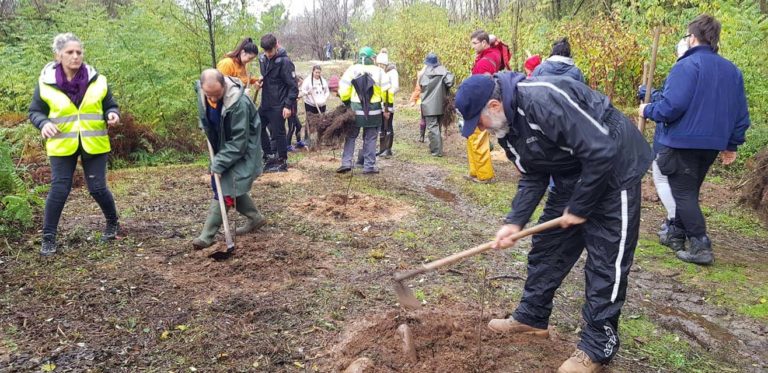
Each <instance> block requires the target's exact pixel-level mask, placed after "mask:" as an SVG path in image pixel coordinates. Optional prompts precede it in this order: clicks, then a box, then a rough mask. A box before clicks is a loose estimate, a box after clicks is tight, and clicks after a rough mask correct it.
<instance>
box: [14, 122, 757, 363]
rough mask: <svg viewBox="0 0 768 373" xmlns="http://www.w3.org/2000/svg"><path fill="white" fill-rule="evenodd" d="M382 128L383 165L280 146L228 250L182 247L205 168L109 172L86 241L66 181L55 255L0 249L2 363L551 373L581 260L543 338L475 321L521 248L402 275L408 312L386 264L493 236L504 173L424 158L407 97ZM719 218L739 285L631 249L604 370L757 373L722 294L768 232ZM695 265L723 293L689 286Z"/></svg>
mask: <svg viewBox="0 0 768 373" xmlns="http://www.w3.org/2000/svg"><path fill="white" fill-rule="evenodd" d="M395 120H396V130H397V135H396V137H397V140H396V141H397V143H396V146H395V153H396V155H395V157H393V158H392V159H387V160H381V161H380V166H381V169H382V172H381V174H379V175H375V176H367V175H362V174H360V173H359V172H357V171H356V172H354V173H352V175H337V174H335V173H334V172H333V169H334V168H335V167H337V166H338V162H339V160H338V157H339V152H338V151H332V150H325V151H323V152H320V153H308V152H299V153H296V154H293V155H292V156H291V160H290V164H291V172H289V173H287V174H273V175H265V176H264V177H262V178H260V179H259V180H258V181H257V182H256V183H255V184H254V186H253V189H252V191H251V194H252V196H253V197H254V200H255V201H256V204H257V206H259V207H260V208H261V209H262V210H263V213H264V214H265V216H267V218H268V219H269V224H268V225H267V226H266V227H264V228H262V229H261V230H259V231H257V232H253V233H249V234H247V235H244V236H242V237H236V244H237V251H236V253H235V256H234V257H233V258H232V259H230V260H228V261H224V262H215V261H213V260H211V259H209V258H208V257H207V256H206V254H208V253H209V252H210V251H212V250H217V249H223V244H222V243H219V244H217V246H215V247H213V248H211V249H208V250H205V251H200V252H197V251H194V250H192V249H191V247H190V245H189V241H190V240H191V239H192V238H194V237H195V236H196V234H197V233H198V231H199V229H200V228H201V226H202V223H203V220H204V218H205V211H206V209H207V206H208V204H209V201H210V198H211V192H210V190H209V186H208V178H207V177H205V172H206V167H205V166H203V165H182V166H166V167H157V168H146V169H124V170H117V171H111V172H110V177H109V180H110V181H109V182H110V186H111V189H112V191H113V192H114V194H115V197H116V200H117V203H118V208H119V210H120V212H121V216H122V224H123V231H122V237H121V238H120V239H119V240H118V241H116V242H114V243H109V244H101V243H98V235H99V234H98V232H99V230H100V229H101V226H102V218H101V216H100V212H99V211H98V208H97V206H96V205H95V203H93V201H92V200H91V199H90V197H89V195H88V193H87V190H85V189H84V188H82V187H81V188H77V189H75V190H74V191H73V193H72V195H71V196H70V201H69V202H68V204H67V207H66V209H65V213H64V216H63V217H62V222H61V226H60V242H61V243H62V246H63V250H62V252H61V253H59V254H58V255H56V256H54V257H52V258H50V259H43V258H40V257H39V256H38V255H37V249H38V245H39V241H38V239H37V235H36V234H34V235H31V236H29V237H27V238H26V239H25V240H24V241H22V242H19V243H14V242H3V241H0V246H3V248H2V251H0V255H1V256H0V276H2V286H3V288H2V294H1V295H0V371H3V372H5V371H14V372H15V371H41V370H42V371H54V370H55V371H57V372H64V371H73V372H81V371H94V372H100V371H103V372H114V371H138V370H142V371H176V372H180V371H234V372H237V371H269V372H275V371H281V372H304V371H320V372H334V371H343V370H344V369H346V367H347V366H348V365H349V364H351V363H352V362H353V361H354V360H356V359H358V358H361V357H366V358H368V359H370V361H371V362H372V364H373V366H374V370H372V371H376V372H432V371H434V372H491V371H493V372H552V371H554V370H556V368H557V366H558V365H559V364H560V363H561V362H562V361H563V360H564V359H566V358H567V357H568V356H569V354H570V353H571V352H572V351H573V348H574V345H575V343H576V342H577V340H578V331H579V330H580V327H579V325H580V323H581V318H580V313H579V312H580V307H581V305H582V302H583V275H582V270H583V265H584V258H582V259H581V260H580V261H579V263H578V264H577V266H576V267H575V268H574V270H573V271H572V273H571V274H570V275H569V276H568V278H567V279H566V280H565V283H564V285H563V287H562V288H561V289H560V290H559V291H558V293H557V295H556V298H555V309H554V313H553V315H552V319H551V324H552V326H551V330H552V333H551V336H550V337H549V339H543V340H537V339H534V340H531V339H526V338H520V337H509V336H498V335H493V334H491V332H490V331H489V330H488V329H486V328H485V324H486V323H487V321H488V320H489V319H491V318H494V317H502V316H505V315H507V314H508V313H509V312H511V311H512V310H513V309H514V306H515V304H516V302H517V301H518V300H519V297H520V294H521V291H522V290H521V289H522V285H523V282H524V277H525V271H526V268H525V253H526V251H527V248H528V247H529V244H530V241H529V240H524V241H523V242H522V243H521V244H520V245H518V247H516V248H513V249H510V250H507V251H504V252H490V253H488V254H486V255H484V256H481V257H478V258H474V259H471V260H468V261H466V262H463V263H460V264H457V265H455V266H453V267H451V268H450V269H446V270H441V271H438V272H436V273H429V274H426V275H423V276H419V277H417V278H416V279H414V280H412V281H409V282H408V283H409V284H410V286H412V287H413V290H414V291H415V294H416V296H417V297H418V298H419V300H421V301H422V302H423V304H424V306H423V308H422V309H421V310H419V311H405V310H403V309H401V308H400V307H399V306H398V304H397V303H396V302H397V299H396V297H395V295H394V292H393V291H392V288H391V282H390V281H391V276H392V274H393V273H394V272H395V271H398V270H403V269H410V268H414V267H415V266H417V265H419V264H420V263H424V262H427V261H430V260H434V259H437V258H440V257H443V256H446V255H449V254H451V253H454V252H457V251H460V250H463V249H466V248H469V247H471V246H473V245H476V244H480V243H482V242H484V241H486V240H488V239H490V238H491V237H492V236H493V234H494V233H495V229H496V228H497V226H498V225H499V224H500V222H501V218H502V216H503V213H502V212H501V211H503V209H504V206H506V205H507V204H508V203H509V199H510V198H511V197H512V195H513V192H514V185H515V180H516V178H517V175H516V173H515V171H514V170H513V167H512V165H511V164H508V163H503V162H502V161H501V160H498V161H496V162H495V164H496V167H497V173H498V177H497V179H498V180H497V182H496V183H495V184H491V185H482V186H481V185H475V184H471V183H469V182H467V181H465V180H464V179H463V178H461V175H462V173H463V169H464V167H465V162H466V158H465V154H464V150H463V149H464V147H463V143H462V142H461V140H460V139H459V138H458V137H457V134H456V132H455V131H453V133H452V134H451V135H450V136H449V137H448V138H447V146H446V154H447V156H446V157H444V158H440V159H437V158H432V157H430V156H429V154H428V150H427V147H426V144H421V143H418V142H417V141H415V139H416V138H417V135H416V132H417V129H416V128H417V121H416V119H415V112H413V111H412V110H410V109H407V108H404V109H403V110H402V111H399V112H398V114H396V119H395ZM495 160H496V159H495ZM732 187H733V185H732V184H729V182H727V181H725V182H719V183H713V182H708V183H707V184H706V185H705V191H704V193H703V198H702V200H703V203H704V204H705V205H706V206H710V207H711V208H712V209H714V210H715V212H717V211H716V210H717V209H724V208H726V207H727V208H729V209H730V208H733V209H738V207H737V206H736V205H735V199H736V198H737V196H736V195H735V194H732V193H730V192H729V190H731V188H732ZM644 194H645V196H646V198H645V201H644V206H643V223H642V231H643V237H644V239H646V240H647V241H644V242H651V241H652V240H653V239H654V234H653V233H654V232H655V230H656V229H657V226H658V223H659V222H660V220H661V217H662V216H663V215H662V211H661V208H660V207H659V206H658V202H656V201H655V200H654V198H653V196H652V185H651V184H650V183H649V182H648V180H646V185H645V186H644ZM724 206H725V207H724ZM715 212H713V213H712V214H715ZM713 216H714V215H713ZM230 217H231V218H232V219H233V220H234V223H235V224H243V223H244V220H243V219H244V218H243V217H236V214H235V213H234V212H232V213H231V214H230ZM713 219H714V218H713ZM726 223H728V221H725V220H724V223H722V224H721V223H718V222H714V223H713V222H712V221H710V226H711V229H712V232H713V233H712V236H713V241H714V242H715V243H716V255H717V264H716V266H715V267H717V268H720V269H723V268H726V269H728V270H732V271H735V272H736V273H739V274H741V275H742V277H743V278H742V277H738V276H737V278H736V280H733V281H735V282H733V284H734V285H731V282H729V281H732V279H731V278H730V277H725V276H724V275H721V273H723V272H718V271H717V269H700V268H698V267H695V266H691V267H688V266H678V265H676V264H675V261H674V259H671V257H672V254H671V253H668V252H664V251H663V250H659V249H658V248H655V249H654V248H653V246H650V244H643V245H645V246H643V245H641V248H640V249H638V254H637V257H636V261H635V265H634V267H633V271H632V274H631V276H630V285H629V290H628V298H629V299H628V302H627V304H626V305H625V307H624V316H623V319H622V323H623V325H627V329H626V332H625V331H624V330H621V329H620V331H619V332H620V333H623V334H620V335H621V336H622V344H623V349H622V350H621V351H620V352H619V355H618V356H617V357H616V359H615V360H614V362H613V363H612V364H611V365H610V366H609V367H608V370H609V371H613V372H649V371H703V372H708V371H747V372H759V371H766V369H768V327H767V326H766V324H767V322H768V319H766V317H765V316H764V315H763V314H756V315H751V314H747V313H745V312H742V310H743V308H742V306H749V305H750V304H751V303H750V302H753V300H745V301H744V304H741V303H738V299H737V300H733V299H731V298H729V297H728V296H727V294H725V293H728V292H729V291H730V290H728V289H730V287H731V286H733V291H734V292H743V293H744V294H752V293H750V288H760V287H764V286H765V273H764V272H765V268H767V267H766V263H767V262H768V260H766V249H767V248H768V238H766V236H765V235H760V234H751V233H743V232H741V231H739V230H738V229H736V230H735V229H734V228H733V226H732V225H729V224H731V223H728V224H726ZM761 229H762V228H761ZM219 241H220V242H221V241H223V237H219ZM718 266H719V267H718ZM701 271H713V272H711V273H712V274H713V276H714V280H717V281H720V282H721V283H722V284H724V285H725V286H724V289H720V288H713V287H712V283H713V282H706V281H703V280H702V282H699V277H696V276H697V274H698V273H700V272H701ZM708 273H709V272H708ZM729 273H730V272H729ZM715 275H718V276H721V277H717V276H715ZM705 279H710V278H709V277H706V278H705ZM725 288H727V289H725ZM721 292H722V293H724V294H721ZM739 294H742V293H739ZM766 296H768V294H766ZM754 302H759V300H757V299H755V300H754ZM401 324H407V325H409V326H410V328H411V330H412V332H413V336H414V346H415V349H416V356H417V359H416V360H415V361H414V360H410V359H409V358H408V357H407V356H406V355H405V354H404V353H403V352H402V340H401V339H400V337H399V336H398V333H397V328H398V326H399V325H401ZM649 325H650V328H649V329H648V328H646V329H648V330H645V329H642V328H640V327H641V326H645V327H648V326H649ZM630 327H631V328H630ZM632 328H635V329H637V330H635V329H632ZM659 341H662V342H663V343H661V344H659V343H658V342H659ZM666 341H668V343H667V342H666ZM665 346H666V347H667V348H666V349H665V348H664V347H665Z"/></svg>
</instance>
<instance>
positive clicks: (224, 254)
mask: <svg viewBox="0 0 768 373" xmlns="http://www.w3.org/2000/svg"><path fill="white" fill-rule="evenodd" d="M234 254H235V247H234V246H231V247H228V248H227V251H214V252H212V253H210V254H208V257H209V258H211V259H213V260H215V261H217V262H223V261H225V260H227V259H229V258H231V257H232V255H234Z"/></svg>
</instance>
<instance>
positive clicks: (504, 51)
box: [493, 38, 512, 71]
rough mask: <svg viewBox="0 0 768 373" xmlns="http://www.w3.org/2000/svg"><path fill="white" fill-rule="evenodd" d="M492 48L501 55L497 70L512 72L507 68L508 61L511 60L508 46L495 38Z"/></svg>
mask: <svg viewBox="0 0 768 373" xmlns="http://www.w3.org/2000/svg"><path fill="white" fill-rule="evenodd" d="M493 48H496V49H497V50H498V51H499V54H500V55H501V66H500V67H499V68H498V70H499V71H502V70H510V71H511V70H512V69H511V68H510V67H509V61H510V60H511V58H512V53H510V52H509V46H508V45H506V44H504V42H502V41H501V40H499V39H498V38H496V43H494V44H493Z"/></svg>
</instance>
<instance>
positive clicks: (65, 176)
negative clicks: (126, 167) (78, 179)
mask: <svg viewBox="0 0 768 373" xmlns="http://www.w3.org/2000/svg"><path fill="white" fill-rule="evenodd" d="M78 156H79V157H80V158H81V160H82V163H83V171H84V172H85V182H86V184H87V185H88V192H90V193H91V197H93V199H95V200H96V203H98V204H99V207H101V212H103V213H104V217H105V218H107V220H108V221H115V220H117V208H116V207H115V199H114V198H113V197H112V193H111V192H110V191H109V188H107V153H104V154H88V153H86V152H85V151H84V150H83V149H82V147H80V148H79V149H78V150H77V152H75V154H72V155H69V156H65V157H53V156H51V157H49V159H50V162H51V190H50V191H49V192H48V198H46V200H45V217H44V220H43V234H56V231H57V227H58V225H59V218H61V211H62V210H64V204H65V203H66V202H67V197H69V192H70V191H71V190H72V176H73V175H74V174H75V167H76V166H77V158H78Z"/></svg>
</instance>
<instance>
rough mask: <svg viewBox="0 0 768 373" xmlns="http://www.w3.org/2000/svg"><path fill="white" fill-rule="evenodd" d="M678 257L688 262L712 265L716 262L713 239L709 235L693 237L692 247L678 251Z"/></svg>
mask: <svg viewBox="0 0 768 373" xmlns="http://www.w3.org/2000/svg"><path fill="white" fill-rule="evenodd" d="M677 258H678V259H680V260H682V261H684V262H688V263H694V264H701V265H710V264H712V263H714V262H715V257H714V256H713V255H712V241H710V240H709V237H707V236H702V237H700V238H696V237H691V247H690V248H689V249H688V250H687V251H678V252H677Z"/></svg>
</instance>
